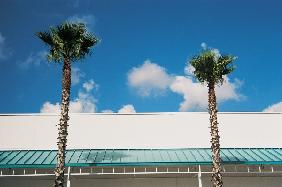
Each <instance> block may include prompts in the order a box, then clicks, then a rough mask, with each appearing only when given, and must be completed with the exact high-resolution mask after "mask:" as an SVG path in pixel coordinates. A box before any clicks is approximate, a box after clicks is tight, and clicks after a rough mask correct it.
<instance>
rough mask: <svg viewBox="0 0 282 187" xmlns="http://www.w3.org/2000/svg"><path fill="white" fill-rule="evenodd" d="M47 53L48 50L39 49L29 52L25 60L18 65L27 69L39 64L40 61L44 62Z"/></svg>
mask: <svg viewBox="0 0 282 187" xmlns="http://www.w3.org/2000/svg"><path fill="white" fill-rule="evenodd" d="M47 54H48V52H47V51H45V50H43V51H39V52H37V53H31V54H30V55H29V56H28V57H27V59H26V60H24V61H23V62H20V64H19V65H20V67H21V68H22V69H25V70H26V69H28V68H30V67H31V66H39V65H40V64H41V63H43V62H46V61H47V57H46V56H47Z"/></svg>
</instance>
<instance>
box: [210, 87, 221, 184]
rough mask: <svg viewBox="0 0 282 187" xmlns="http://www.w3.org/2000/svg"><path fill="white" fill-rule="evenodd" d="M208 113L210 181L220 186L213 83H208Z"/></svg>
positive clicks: (218, 147)
mask: <svg viewBox="0 0 282 187" xmlns="http://www.w3.org/2000/svg"><path fill="white" fill-rule="evenodd" d="M208 88H209V114H210V125H211V149H212V173H213V174H212V183H213V187H222V186H223V182H222V176H221V173H220V172H221V166H220V165H221V160H220V144H219V135H218V126H217V125H218V123H217V106H216V105H217V104H216V95H215V84H214V83H209V84H208Z"/></svg>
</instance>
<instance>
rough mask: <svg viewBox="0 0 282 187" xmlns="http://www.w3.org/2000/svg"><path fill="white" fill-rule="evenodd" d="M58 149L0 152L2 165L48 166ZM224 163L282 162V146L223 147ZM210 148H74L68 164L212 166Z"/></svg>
mask: <svg viewBox="0 0 282 187" xmlns="http://www.w3.org/2000/svg"><path fill="white" fill-rule="evenodd" d="M56 153H57V152H56V150H9V151H0V168H45V167H54V166H55V164H56ZM221 160H222V162H223V164H244V165H277V164H282V150H281V148H223V149H221ZM211 163H212V162H211V150H210V149H209V148H186V149H70V150H67V153H66V166H75V167H76V166H77V167H85V166H104V167H105V166H109V167H116V166H188V165H211Z"/></svg>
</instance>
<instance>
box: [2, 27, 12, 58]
mask: <svg viewBox="0 0 282 187" xmlns="http://www.w3.org/2000/svg"><path fill="white" fill-rule="evenodd" d="M5 40H6V39H5V37H4V36H3V35H2V34H1V32H0V60H5V59H7V58H8V57H9V56H10V55H11V51H10V50H9V49H7V46H5Z"/></svg>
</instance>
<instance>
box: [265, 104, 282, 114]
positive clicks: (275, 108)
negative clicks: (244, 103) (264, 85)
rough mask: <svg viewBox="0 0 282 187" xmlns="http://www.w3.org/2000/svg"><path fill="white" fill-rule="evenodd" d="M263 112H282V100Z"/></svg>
mask: <svg viewBox="0 0 282 187" xmlns="http://www.w3.org/2000/svg"><path fill="white" fill-rule="evenodd" d="M263 112H282V101H281V102H279V103H275V104H273V105H270V106H268V107H267V108H265V109H264V110H263Z"/></svg>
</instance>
